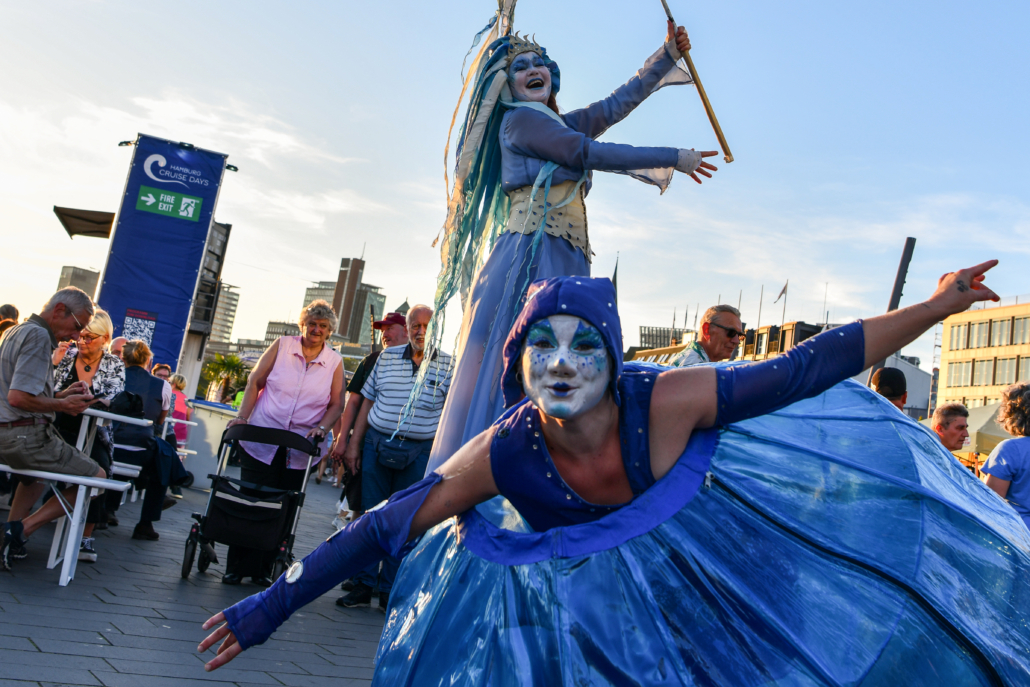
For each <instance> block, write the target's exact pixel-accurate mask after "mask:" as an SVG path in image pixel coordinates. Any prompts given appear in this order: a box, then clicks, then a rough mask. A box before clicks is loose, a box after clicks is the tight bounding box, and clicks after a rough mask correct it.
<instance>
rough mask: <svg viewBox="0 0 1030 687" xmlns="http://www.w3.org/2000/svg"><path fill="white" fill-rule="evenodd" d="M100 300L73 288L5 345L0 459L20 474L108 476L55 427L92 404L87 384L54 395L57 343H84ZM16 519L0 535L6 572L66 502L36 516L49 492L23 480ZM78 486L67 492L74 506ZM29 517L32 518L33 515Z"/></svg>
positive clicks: (54, 502)
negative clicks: (63, 415) (60, 419)
mask: <svg viewBox="0 0 1030 687" xmlns="http://www.w3.org/2000/svg"><path fill="white" fill-rule="evenodd" d="M93 313H94V307H93V301H92V300H90V298H89V296H87V295H86V294H85V293H84V292H83V291H81V290H79V289H77V288H75V287H74V286H69V287H67V288H64V289H61V290H60V291H58V292H57V293H55V294H54V295H53V296H51V298H50V300H49V301H47V303H46V305H44V306H43V310H42V312H40V313H39V314H38V315H35V314H33V315H32V316H31V317H30V318H29V319H28V320H26V321H25V322H23V323H22V324H19V325H17V326H15V327H12V328H11V329H9V330H8V331H7V334H6V336H4V338H3V341H2V342H0V461H2V462H3V463H5V464H6V465H9V466H11V467H12V468H15V469H16V470H41V471H44V472H57V473H61V474H67V475H76V476H79V477H106V476H107V475H106V473H105V472H104V470H103V469H102V468H101V467H100V465H98V464H97V462H96V461H94V460H93V459H92V458H90V457H89V456H87V455H86V454H85V453H83V452H82V451H79V450H77V449H75V447H73V446H70V445H69V444H68V443H67V442H66V441H65V440H64V439H62V438H61V435H60V434H59V433H58V431H57V430H56V429H55V428H54V425H53V422H54V418H55V417H56V414H57V413H58V412H62V413H66V414H68V415H78V414H79V413H81V412H82V411H84V410H85V409H86V408H87V407H89V405H90V403H92V402H93V394H92V393H91V392H90V389H89V387H88V386H87V385H86V383H85V382H82V381H79V382H75V383H73V384H70V385H69V386H67V387H66V388H64V389H63V390H62V391H59V392H56V393H55V392H54V365H53V362H52V356H53V354H54V351H55V350H56V349H57V342H58V341H66V340H68V339H78V338H79V336H80V335H81V334H82V332H83V331H84V330H85V329H86V326H87V325H88V324H89V321H90V320H91V319H92V318H93ZM19 481H20V482H21V483H22V488H21V489H18V492H17V494H15V497H14V503H13V504H11V516H10V519H9V520H8V522H7V524H6V526H4V528H3V531H2V535H0V570H10V569H11V561H12V560H15V559H20V558H25V557H26V556H27V555H28V554H27V553H26V551H25V543H26V541H27V537H28V536H29V535H30V534H32V532H34V531H35V530H37V529H39V528H40V527H42V526H43V525H45V524H47V523H48V522H51V521H53V520H56V519H57V518H59V517H62V516H63V515H64V510H63V509H62V507H61V503H60V500H59V499H51V500H49V501H47V502H46V503H45V504H43V506H42V507H41V508H40V509H39V510H37V511H36V512H35V513H33V514H32V515H28V513H29V510H30V509H31V508H32V504H34V503H35V502H36V499H38V498H39V496H40V493H41V492H42V487H41V486H39V485H37V484H35V483H34V480H25V479H22V478H19ZM76 493H77V489H76V488H75V487H71V488H70V489H67V490H65V492H64V497H65V499H67V501H68V502H69V503H74V502H75V498H76ZM26 516H27V517H26Z"/></svg>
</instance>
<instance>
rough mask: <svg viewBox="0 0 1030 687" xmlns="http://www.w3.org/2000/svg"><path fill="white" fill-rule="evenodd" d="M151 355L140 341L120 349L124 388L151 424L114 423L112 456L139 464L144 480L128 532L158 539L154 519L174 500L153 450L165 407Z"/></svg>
mask: <svg viewBox="0 0 1030 687" xmlns="http://www.w3.org/2000/svg"><path fill="white" fill-rule="evenodd" d="M152 358H153V354H152V353H151V352H150V347H149V346H147V344H146V343H144V342H143V341H138V340H137V341H129V342H128V343H126V344H125V347H124V348H122V360H123V361H124V362H125V390H126V391H128V392H130V393H134V394H136V395H137V396H139V397H140V398H141V399H142V400H143V417H144V418H145V419H147V420H151V421H152V422H153V423H154V424H152V425H150V426H147V427H142V426H140V425H130V424H126V423H115V427H114V443H115V449H114V459H115V460H116V461H117V462H119V463H131V464H132V465H138V466H140V467H141V468H143V470H142V472H141V473H140V477H141V478H145V479H146V481H147V482H146V484H147V487H146V488H147V493H146V495H145V496H144V497H143V507H142V508H141V509H140V520H139V524H137V525H136V528H135V529H134V530H133V531H132V538H133V539H146V540H150V541H154V540H156V539H159V538H160V537H159V535H158V534H157V532H155V531H154V522H155V521H157V520H160V519H161V511H162V510H164V509H165V508H168V507H170V506H173V505H175V503H176V501H175V499H173V498H170V497H167V495H166V492H167V490H168V485H167V484H163V483H162V482H163V480H162V478H161V474H162V469H161V465H160V459H159V457H158V451H157V449H156V442H155V436H156V431H157V430H158V429H160V427H161V426H162V425H163V424H164V421H165V416H167V415H168V406H167V404H166V402H165V400H164V387H165V381H164V380H162V379H158V378H157V377H154V376H152V375H151V374H150V373H149V372H148V371H147V366H148V365H149V364H150V361H151V359H152Z"/></svg>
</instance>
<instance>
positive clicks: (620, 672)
mask: <svg viewBox="0 0 1030 687" xmlns="http://www.w3.org/2000/svg"><path fill="white" fill-rule="evenodd" d="M699 471H701V472H703V473H704V474H706V476H707V478H706V480H705V483H704V485H703V486H701V487H700V488H698V489H696V490H690V489H687V488H685V485H687V484H690V483H694V484H697V474H698V472H699ZM1028 580H1030V534H1028V531H1027V528H1026V527H1025V526H1024V525H1023V523H1022V521H1021V520H1020V519H1019V517H1018V516H1017V515H1016V513H1015V512H1014V511H1013V510H1012V509H1011V508H1010V507H1009V506H1008V505H1007V504H1006V503H1005V502H1004V501H1003V500H1001V499H999V498H998V497H997V496H996V495H995V494H994V493H993V492H991V491H990V490H989V489H987V487H986V486H984V485H983V484H981V483H980V482H979V481H978V480H977V479H976V478H975V477H974V476H973V475H972V474H971V473H970V472H969V471H968V470H966V469H965V468H964V467H963V466H962V465H961V464H959V463H958V461H956V460H955V459H954V457H953V456H951V454H949V453H948V452H947V451H946V450H944V449H943V448H942V446H941V445H940V442H939V441H938V440H937V438H936V436H935V435H933V434H932V433H930V432H929V431H927V430H926V429H925V428H923V427H921V426H919V425H918V424H916V423H915V422H913V421H911V420H910V419H908V418H906V417H904V416H902V415H901V414H900V413H899V412H898V411H897V410H896V409H895V408H894V407H893V406H891V405H890V404H888V403H886V402H885V401H884V400H883V399H882V398H880V397H879V396H877V395H876V394H874V393H872V392H870V391H869V390H867V389H865V388H864V387H862V386H861V385H859V384H856V383H854V382H851V381H847V382H844V383H842V384H840V385H838V386H836V387H834V388H833V389H831V390H830V391H828V392H826V393H825V394H822V395H820V396H818V397H816V398H813V399H809V400H807V401H803V402H801V403H797V404H795V405H793V406H790V407H788V408H786V409H784V410H782V411H779V412H777V413H774V414H771V415H768V416H764V417H761V418H756V419H753V420H748V421H746V422H742V423H739V424H736V425H732V426H730V427H728V428H724V429H722V430H719V431H716V430H708V431H703V432H697V433H695V436H694V437H693V438H692V439H691V442H690V444H689V445H688V447H687V450H686V452H685V453H684V455H683V457H682V458H681V459H680V460H679V462H678V463H677V465H676V466H675V467H674V468H673V469H672V470H671V471H670V472H669V474H668V475H666V476H665V477H664V478H663V479H662V480H661V481H659V482H658V483H657V484H656V485H654V486H653V487H652V488H651V489H649V490H648V491H647V492H646V493H645V494H643V495H642V496H640V497H638V498H637V499H635V500H634V501H633V502H632V503H631V504H630V505H628V506H626V507H625V508H623V509H621V510H619V511H617V512H615V513H613V514H611V515H609V516H606V517H605V518H602V519H601V520H598V521H596V522H593V523H588V524H584V525H577V526H573V527H567V528H558V529H555V530H550V531H547V532H540V533H534V532H514V531H511V530H506V529H502V528H499V527H497V526H496V525H494V524H493V523H492V522H490V521H489V520H488V519H486V518H484V517H483V516H482V515H481V514H479V513H478V512H476V511H470V512H468V513H466V514H464V515H462V516H461V517H460V518H456V519H452V520H450V521H448V522H446V523H443V524H441V525H439V526H437V527H436V528H434V529H433V530H431V531H430V532H429V533H427V534H426V535H425V536H424V537H423V539H422V541H421V542H420V543H419V545H418V546H417V547H416V548H415V550H414V551H413V552H412V553H411V554H410V555H408V556H407V558H406V559H405V560H404V562H403V565H402V566H401V570H400V574H399V576H398V577H397V580H396V582H395V584H394V587H393V590H392V593H391V595H390V608H389V612H388V617H387V623H386V627H385V629H384V632H383V637H382V640H381V642H380V645H379V650H378V654H377V659H376V672H375V678H374V680H373V684H374V685H382V686H386V685H390V686H391V687H393V686H396V685H419V686H420V687H421V686H429V685H448V686H450V687H455V686H460V685H469V686H471V685H491V686H498V687H501V686H508V685H511V686H516V685H518V686H526V687H529V686H532V685H545V684H546V685H557V684H566V685H706V686H708V685H729V686H733V687H747V686H751V685H755V686H757V685H890V686H893V685H906V687H911V686H913V685H927V686H930V685H933V686H938V685H1026V684H1030V670H1028V667H1030V582H1028Z"/></svg>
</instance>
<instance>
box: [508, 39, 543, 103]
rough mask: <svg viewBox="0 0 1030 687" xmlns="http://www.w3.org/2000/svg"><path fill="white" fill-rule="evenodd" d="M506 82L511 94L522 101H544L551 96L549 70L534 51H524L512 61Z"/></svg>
mask: <svg viewBox="0 0 1030 687" xmlns="http://www.w3.org/2000/svg"><path fill="white" fill-rule="evenodd" d="M508 83H509V85H510V87H511V94H512V95H513V96H515V99H516V100H521V101H522V102H538V103H546V102H547V99H548V98H550V97H551V72H550V70H549V69H548V68H547V65H545V64H544V58H542V57H540V55H538V54H536V53H535V52H524V53H522V54H521V55H519V56H518V57H516V58H515V59H514V60H513V61H512V63H511V65H510V66H509V67H508Z"/></svg>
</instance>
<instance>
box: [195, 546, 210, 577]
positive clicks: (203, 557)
mask: <svg viewBox="0 0 1030 687" xmlns="http://www.w3.org/2000/svg"><path fill="white" fill-rule="evenodd" d="M209 565H211V556H210V555H208V552H207V547H206V546H201V547H200V557H199V558H197V570H198V571H200V572H207V567H208V566H209Z"/></svg>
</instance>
